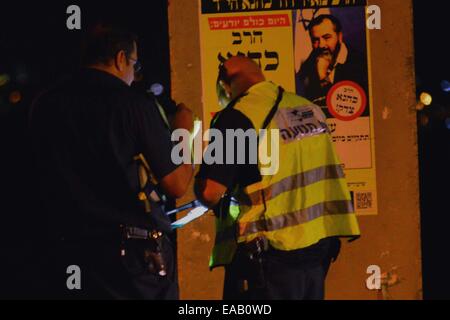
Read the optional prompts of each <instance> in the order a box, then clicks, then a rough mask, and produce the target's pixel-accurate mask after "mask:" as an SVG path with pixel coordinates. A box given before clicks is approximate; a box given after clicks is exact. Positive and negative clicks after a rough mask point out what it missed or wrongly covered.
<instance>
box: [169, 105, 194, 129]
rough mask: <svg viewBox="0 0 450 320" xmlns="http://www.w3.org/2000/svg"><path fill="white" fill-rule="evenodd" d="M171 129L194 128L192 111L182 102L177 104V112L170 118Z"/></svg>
mask: <svg viewBox="0 0 450 320" xmlns="http://www.w3.org/2000/svg"><path fill="white" fill-rule="evenodd" d="M171 125H172V129H174V130H176V129H186V130H188V131H189V132H192V130H193V128H194V113H193V112H192V110H191V109H189V108H188V107H186V105H185V104H184V103H180V104H179V105H177V112H176V113H175V116H174V117H173V119H172V123H171Z"/></svg>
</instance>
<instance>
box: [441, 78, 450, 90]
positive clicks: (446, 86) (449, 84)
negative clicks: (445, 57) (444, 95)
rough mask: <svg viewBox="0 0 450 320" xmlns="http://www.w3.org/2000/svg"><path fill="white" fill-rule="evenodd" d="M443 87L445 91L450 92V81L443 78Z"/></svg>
mask: <svg viewBox="0 0 450 320" xmlns="http://www.w3.org/2000/svg"><path fill="white" fill-rule="evenodd" d="M441 88H442V91H444V92H450V81H447V80H443V81H442V82H441Z"/></svg>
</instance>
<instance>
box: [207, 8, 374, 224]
mask: <svg viewBox="0 0 450 320" xmlns="http://www.w3.org/2000/svg"><path fill="white" fill-rule="evenodd" d="M199 4H200V6H199V8H200V12H199V23H200V45H201V55H202V57H201V61H202V90H203V100H202V101H203V121H204V124H209V123H210V121H211V119H212V117H213V116H214V114H215V113H217V112H218V111H220V110H221V107H220V105H219V102H218V99H217V96H216V80H217V73H218V67H219V64H220V63H221V62H223V61H225V60H226V59H228V58H229V57H231V56H235V55H245V56H247V57H250V58H252V59H253V60H254V61H255V62H257V63H258V64H259V65H260V67H261V69H262V70H263V72H264V74H265V76H266V78H267V79H268V80H269V81H273V82H274V83H277V84H278V85H281V86H282V87H283V88H284V89H285V90H287V91H291V92H296V93H297V94H298V95H301V96H303V97H305V98H307V99H308V100H310V101H312V102H313V103H314V104H316V105H318V106H320V107H321V108H322V111H323V112H324V113H325V115H326V116H327V122H328V125H329V127H330V130H331V133H332V138H333V142H334V144H335V147H336V150H337V152H338V155H339V157H340V159H341V161H342V163H343V167H344V169H345V173H346V177H347V181H348V184H349V188H350V191H351V194H352V198H353V201H354V205H355V210H356V212H357V213H358V214H359V215H376V214H377V192H376V165H375V135H374V130H373V117H372V114H373V111H372V108H373V105H372V99H371V88H370V79H371V77H370V54H369V52H370V50H369V49H370V48H369V44H370V41H369V39H368V31H367V29H366V7H367V1H366V0H199Z"/></svg>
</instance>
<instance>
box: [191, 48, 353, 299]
mask: <svg viewBox="0 0 450 320" xmlns="http://www.w3.org/2000/svg"><path fill="white" fill-rule="evenodd" d="M218 83H219V84H220V86H222V88H223V90H218V92H222V93H223V94H225V96H226V97H225V100H227V98H228V100H229V103H228V105H227V107H226V108H225V109H224V110H222V111H221V112H219V114H218V115H216V117H215V118H214V119H213V122H212V128H213V129H214V130H216V133H217V132H220V133H222V136H223V139H219V140H222V142H223V148H222V149H223V150H224V152H223V153H224V154H223V155H222V160H224V161H215V162H214V161H207V159H204V163H203V165H202V167H201V169H200V172H199V174H198V176H197V179H196V185H195V191H196V194H197V197H198V198H199V199H200V201H202V202H203V203H204V204H205V205H207V206H208V207H210V208H214V209H215V213H216V242H215V247H214V249H213V253H212V256H211V262H210V267H211V268H214V267H217V266H225V268H226V274H225V287H224V299H315V300H317V299H323V298H324V282H325V276H326V274H327V271H328V267H329V265H330V263H331V260H333V259H336V257H337V255H338V253H339V248H340V240H339V238H340V237H348V238H350V239H356V238H357V237H358V236H359V235H360V231H359V227H358V222H357V219H356V216H355V213H354V210H353V204H352V201H351V197H350V193H349V191H348V189H347V184H346V181H345V177H344V172H343V169H342V165H341V163H340V161H339V159H338V157H337V155H336V152H335V149H334V147H333V144H332V140H331V137H330V133H329V130H328V127H327V125H326V119H325V116H324V114H323V113H322V111H321V110H320V108H319V107H317V106H315V105H313V104H312V103H311V102H309V101H308V100H306V99H304V98H302V97H299V96H297V95H295V94H293V93H288V92H284V90H283V88H281V87H279V86H277V85H275V84H274V83H272V82H269V81H266V79H265V77H264V75H263V73H262V71H261V69H260V67H259V66H258V65H257V64H256V63H255V62H254V61H252V60H251V59H249V58H246V57H241V56H237V57H232V58H230V59H228V60H227V61H225V62H224V63H223V64H221V66H220V68H219V77H218ZM219 100H221V101H223V100H224V97H220V99H219ZM239 138H242V139H240V140H241V142H242V141H244V143H242V144H241V145H239V144H238V145H237V146H236V144H235V142H236V140H239ZM216 140H217V139H216ZM255 141H256V146H255ZM217 143H218V141H214V143H213V141H211V143H210V145H209V147H208V148H211V147H213V145H214V146H217ZM264 150H265V151H267V150H271V157H272V159H271V160H272V161H271V162H272V163H270V168H268V167H267V164H268V162H267V161H266V160H267V157H266V156H264V153H263V151H264ZM209 151H211V150H209ZM208 154H210V155H211V154H214V153H213V152H208V149H207V152H206V153H205V156H206V155H208ZM274 158H275V160H274ZM225 159H226V161H225ZM255 159H257V160H256V161H255Z"/></svg>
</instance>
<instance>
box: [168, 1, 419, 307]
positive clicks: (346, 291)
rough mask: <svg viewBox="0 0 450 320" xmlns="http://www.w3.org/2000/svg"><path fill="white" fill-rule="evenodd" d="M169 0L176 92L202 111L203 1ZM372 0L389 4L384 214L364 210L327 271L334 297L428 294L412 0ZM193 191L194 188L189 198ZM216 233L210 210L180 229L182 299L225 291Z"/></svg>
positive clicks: (382, 123)
mask: <svg viewBox="0 0 450 320" xmlns="http://www.w3.org/2000/svg"><path fill="white" fill-rule="evenodd" d="M169 2H170V4H169V30H170V47H171V67H172V88H173V96H174V98H175V99H176V100H178V101H183V102H185V103H186V104H187V105H189V106H190V107H191V108H193V110H194V111H195V112H196V114H197V115H199V116H201V114H202V109H201V108H202V104H201V102H202V101H201V94H202V92H201V70H200V69H201V66H200V46H199V29H198V28H199V23H198V1H197V0H171V1H169ZM370 4H376V5H379V6H380V7H381V10H382V29H381V30H373V31H370V39H371V40H370V46H371V59H372V89H373V104H374V114H373V116H374V118H375V137H376V161H377V171H378V173H377V183H378V202H379V204H378V205H379V215H378V216H373V217H360V219H359V221H360V226H361V231H362V238H361V239H360V240H358V241H357V242H354V243H351V244H344V246H343V249H342V252H341V255H340V257H339V260H338V261H337V262H336V263H335V264H333V265H332V269H331V271H330V274H329V276H328V280H327V298H328V299H381V298H391V299H421V297H422V290H421V288H422V282H421V254H420V216H419V187H418V158H417V136H416V112H415V102H416V97H415V82H414V53H413V52H414V50H413V25H412V3H411V1H410V0H376V1H375V0H373V1H370ZM191 199H193V194H192V193H191V194H189V195H188V196H187V197H186V198H185V199H184V201H189V200H191ZM181 202H182V201H180V203H181ZM213 241H214V226H213V218H212V217H211V216H207V217H203V218H202V219H200V221H198V222H196V223H194V224H192V225H189V226H187V227H186V228H185V229H183V230H181V231H180V232H179V240H178V245H179V274H180V288H181V298H182V299H220V298H221V292H222V284H223V272H222V271H221V270H217V271H214V272H209V270H208V258H209V253H210V250H211V247H212V245H213ZM370 265H379V266H380V267H381V268H382V272H385V273H387V274H388V275H389V276H390V278H389V280H390V281H389V282H390V287H389V288H387V290H384V291H383V292H376V291H375V292H374V291H369V290H368V289H367V288H366V279H367V278H368V276H369V275H367V274H366V270H367V267H368V266H370Z"/></svg>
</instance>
